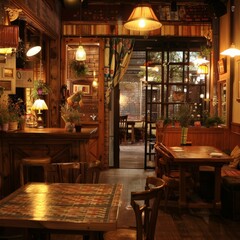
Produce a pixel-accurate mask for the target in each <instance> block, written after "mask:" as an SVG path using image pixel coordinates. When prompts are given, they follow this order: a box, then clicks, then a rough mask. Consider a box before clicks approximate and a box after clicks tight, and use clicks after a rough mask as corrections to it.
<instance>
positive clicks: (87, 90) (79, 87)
mask: <svg viewBox="0 0 240 240" xmlns="http://www.w3.org/2000/svg"><path fill="white" fill-rule="evenodd" d="M78 91H82V92H83V94H85V95H89V94H91V85H90V84H73V93H76V92H78Z"/></svg>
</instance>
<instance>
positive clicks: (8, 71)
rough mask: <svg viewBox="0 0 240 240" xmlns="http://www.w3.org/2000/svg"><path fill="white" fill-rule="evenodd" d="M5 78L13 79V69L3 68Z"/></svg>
mask: <svg viewBox="0 0 240 240" xmlns="http://www.w3.org/2000/svg"><path fill="white" fill-rule="evenodd" d="M3 77H4V78H13V68H5V67H4V68H3Z"/></svg>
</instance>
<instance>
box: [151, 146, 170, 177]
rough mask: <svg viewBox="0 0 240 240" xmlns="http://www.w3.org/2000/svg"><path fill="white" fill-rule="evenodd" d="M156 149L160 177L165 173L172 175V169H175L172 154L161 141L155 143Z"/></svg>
mask: <svg viewBox="0 0 240 240" xmlns="http://www.w3.org/2000/svg"><path fill="white" fill-rule="evenodd" d="M154 149H155V152H156V156H155V161H156V166H157V168H158V173H159V175H158V177H162V175H163V174H164V175H165V176H170V175H171V170H173V169H175V166H174V164H173V157H172V155H171V154H170V153H169V152H168V150H167V148H166V147H165V146H164V145H163V144H161V143H157V144H155V145H154Z"/></svg>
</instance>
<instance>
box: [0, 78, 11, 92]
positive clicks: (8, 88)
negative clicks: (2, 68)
mask: <svg viewBox="0 0 240 240" xmlns="http://www.w3.org/2000/svg"><path fill="white" fill-rule="evenodd" d="M0 86H1V87H3V88H4V91H5V92H8V91H12V82H11V80H0Z"/></svg>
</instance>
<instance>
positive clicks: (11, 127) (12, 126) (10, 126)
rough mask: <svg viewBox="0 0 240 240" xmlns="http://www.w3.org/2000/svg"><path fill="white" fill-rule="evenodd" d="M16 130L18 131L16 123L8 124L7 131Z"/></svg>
mask: <svg viewBox="0 0 240 240" xmlns="http://www.w3.org/2000/svg"><path fill="white" fill-rule="evenodd" d="M17 129H18V122H9V129H8V130H17Z"/></svg>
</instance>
